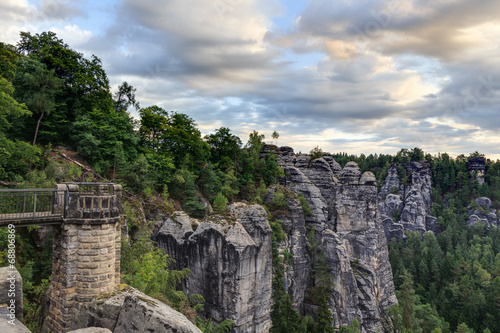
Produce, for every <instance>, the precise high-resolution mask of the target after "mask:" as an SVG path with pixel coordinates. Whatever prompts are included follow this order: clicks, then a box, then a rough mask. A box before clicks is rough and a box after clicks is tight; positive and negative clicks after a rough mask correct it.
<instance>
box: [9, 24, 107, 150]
mask: <svg viewBox="0 0 500 333" xmlns="http://www.w3.org/2000/svg"><path fill="white" fill-rule="evenodd" d="M17 46H18V50H19V51H20V52H21V53H23V54H25V55H29V57H30V58H33V59H36V60H38V61H39V62H41V63H43V64H44V65H45V66H46V68H47V69H48V70H49V71H52V70H53V71H54V74H55V76H56V77H57V78H59V79H60V80H62V81H63V85H62V87H61V91H60V93H58V94H57V95H56V98H55V105H57V108H56V109H55V110H53V112H51V114H50V115H48V116H47V117H46V118H45V121H44V128H45V131H44V133H40V135H39V139H40V141H41V142H43V143H48V142H49V141H52V142H53V143H64V142H68V141H70V140H69V138H70V131H71V129H72V128H71V127H72V126H71V124H72V123H73V122H74V121H75V120H76V118H77V117H78V116H82V115H84V114H85V113H87V112H89V111H92V110H94V109H100V110H111V109H112V108H113V100H112V97H111V93H110V91H109V81H108V78H107V76H106V73H105V71H104V70H103V68H102V64H101V61H100V59H99V58H97V57H96V56H91V57H90V59H86V58H85V57H83V55H82V54H81V53H78V52H76V51H74V50H72V49H71V48H69V46H68V45H67V44H66V43H64V41H63V40H62V39H59V38H57V37H56V34H55V33H53V32H42V33H41V34H34V35H32V34H31V33H29V32H21V40H20V42H19V43H18V45H17ZM33 123H34V121H31V123H26V126H27V127H28V128H34V127H31V126H33V125H32V124H33ZM18 133H19V134H20V136H19V137H24V135H23V134H22V129H21V128H20V129H19V131H18Z"/></svg>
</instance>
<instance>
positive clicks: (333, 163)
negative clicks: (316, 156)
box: [323, 153, 342, 177]
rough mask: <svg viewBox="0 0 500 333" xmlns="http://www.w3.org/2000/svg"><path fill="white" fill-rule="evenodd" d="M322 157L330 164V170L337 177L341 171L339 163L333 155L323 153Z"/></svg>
mask: <svg viewBox="0 0 500 333" xmlns="http://www.w3.org/2000/svg"><path fill="white" fill-rule="evenodd" d="M323 159H324V160H325V161H326V162H327V163H328V164H329V165H330V169H331V170H332V172H333V174H334V175H335V177H338V176H339V175H340V172H341V171H342V167H341V166H340V164H338V163H337V161H335V159H334V158H333V156H332V155H330V154H328V153H325V154H323Z"/></svg>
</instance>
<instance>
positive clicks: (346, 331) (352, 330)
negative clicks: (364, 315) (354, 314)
mask: <svg viewBox="0 0 500 333" xmlns="http://www.w3.org/2000/svg"><path fill="white" fill-rule="evenodd" d="M339 333H359V321H358V318H354V319H353V320H352V324H351V325H350V326H342V327H341V328H340V330H339Z"/></svg>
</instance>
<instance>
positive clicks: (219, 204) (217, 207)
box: [212, 192, 227, 213]
mask: <svg viewBox="0 0 500 333" xmlns="http://www.w3.org/2000/svg"><path fill="white" fill-rule="evenodd" d="M212 206H213V209H214V212H216V213H220V212H223V211H225V210H226V208H227V198H226V197H225V196H224V195H223V194H222V193H220V192H219V194H217V196H216V197H215V199H214V202H213V204H212Z"/></svg>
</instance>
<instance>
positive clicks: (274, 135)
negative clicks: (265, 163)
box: [272, 131, 280, 146]
mask: <svg viewBox="0 0 500 333" xmlns="http://www.w3.org/2000/svg"><path fill="white" fill-rule="evenodd" d="M279 137H280V135H279V133H278V132H276V131H274V132H273V135H272V138H273V139H274V140H276V146H277V145H278V138H279Z"/></svg>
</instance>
